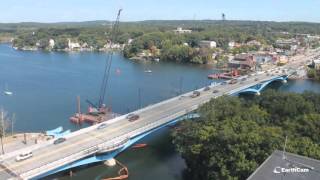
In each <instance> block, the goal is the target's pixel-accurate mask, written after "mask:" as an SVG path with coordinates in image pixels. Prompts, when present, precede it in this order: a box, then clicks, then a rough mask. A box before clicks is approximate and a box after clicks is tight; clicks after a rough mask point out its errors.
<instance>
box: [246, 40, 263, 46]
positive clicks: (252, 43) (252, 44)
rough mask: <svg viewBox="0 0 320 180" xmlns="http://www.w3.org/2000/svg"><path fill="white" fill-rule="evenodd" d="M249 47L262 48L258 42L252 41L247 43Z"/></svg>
mask: <svg viewBox="0 0 320 180" xmlns="http://www.w3.org/2000/svg"><path fill="white" fill-rule="evenodd" d="M247 45H248V46H261V43H260V42H259V41H257V40H252V41H248V42H247Z"/></svg>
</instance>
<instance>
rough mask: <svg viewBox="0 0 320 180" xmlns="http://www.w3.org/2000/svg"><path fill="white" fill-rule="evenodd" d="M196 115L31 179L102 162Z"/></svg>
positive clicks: (193, 114) (187, 116) (195, 116)
mask: <svg viewBox="0 0 320 180" xmlns="http://www.w3.org/2000/svg"><path fill="white" fill-rule="evenodd" d="M197 117H200V116H199V114H197V113H189V114H186V115H184V116H181V117H179V118H176V119H173V120H172V121H170V122H168V123H166V124H163V125H161V126H159V127H157V128H154V129H151V130H150V131H147V132H145V133H143V134H140V135H138V136H136V137H132V138H131V139H129V140H128V141H127V142H126V143H125V144H124V146H122V147H121V148H119V149H117V150H114V151H112V152H110V153H101V154H93V155H91V156H88V157H86V158H83V159H80V160H78V161H75V162H73V163H70V164H67V165H65V166H62V167H60V168H57V169H55V170H53V171H49V172H47V173H45V174H41V175H40V176H38V177H36V178H33V179H39V178H43V177H46V176H50V175H52V174H56V173H59V172H62V171H66V170H69V169H72V168H76V167H80V166H83V165H89V164H92V163H97V162H102V161H106V160H109V159H112V158H114V157H116V156H117V155H118V154H120V153H121V152H123V151H125V150H126V149H128V148H129V147H130V146H132V145H133V144H135V143H136V142H138V141H139V140H141V139H143V138H144V137H146V136H148V135H150V134H152V133H154V132H156V131H158V130H160V129H162V128H164V127H167V126H170V125H174V124H176V123H177V122H179V121H182V120H186V119H192V118H197Z"/></svg>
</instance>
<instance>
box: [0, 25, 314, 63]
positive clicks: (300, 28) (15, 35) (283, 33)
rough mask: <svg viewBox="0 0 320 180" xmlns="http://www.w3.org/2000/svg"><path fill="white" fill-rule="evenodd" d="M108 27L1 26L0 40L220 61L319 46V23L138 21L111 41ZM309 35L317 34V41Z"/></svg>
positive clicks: (38, 46)
mask: <svg viewBox="0 0 320 180" xmlns="http://www.w3.org/2000/svg"><path fill="white" fill-rule="evenodd" d="M111 25H112V22H109V21H90V22H79V23H74V22H66V23H18V24H0V40H1V39H2V41H3V42H8V41H9V40H10V42H12V45H13V47H15V48H16V49H20V50H46V51H108V50H113V49H117V50H121V51H123V54H124V56H125V57H128V58H133V59H161V60H166V61H175V62H187V63H196V64H208V63H213V62H215V63H218V64H219V63H220V64H223V63H225V62H226V61H227V60H228V57H229V56H230V55H236V54H240V53H247V52H251V51H258V50H265V51H270V50H271V49H275V48H281V49H282V50H290V48H292V46H291V45H292V44H290V42H292V43H294V44H299V46H301V47H306V46H308V47H318V46H319V38H318V36H317V35H319V34H320V24H318V23H303V22H281V23H280V22H263V21H217V20H199V21H192V20H176V21H139V22H121V23H120V32H119V36H118V38H117V39H113V40H111V39H110V38H109V37H110V36H109V35H110V29H111ZM309 37H313V38H314V37H316V40H315V41H312V40H310V39H311V38H309ZM279 40H280V43H279V42H278V41H279ZM282 40H285V41H284V43H286V44H284V43H283V42H282ZM288 41H289V43H288ZM111 42H113V46H112V47H110V43H111ZM281 43H282V44H281ZM279 44H281V45H279ZM283 44H284V45H283Z"/></svg>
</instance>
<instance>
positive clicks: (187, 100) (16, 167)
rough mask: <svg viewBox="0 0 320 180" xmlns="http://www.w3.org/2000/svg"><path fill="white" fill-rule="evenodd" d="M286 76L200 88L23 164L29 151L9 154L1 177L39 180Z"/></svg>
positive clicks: (46, 147)
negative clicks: (202, 107)
mask: <svg viewBox="0 0 320 180" xmlns="http://www.w3.org/2000/svg"><path fill="white" fill-rule="evenodd" d="M297 67H298V63H296V64H295V65H293V64H291V65H290V66H286V67H283V68H293V69H295V68H297ZM285 75H287V72H283V71H282V70H274V71H273V72H270V73H266V72H260V73H257V74H255V75H253V76H250V77H246V78H247V80H245V81H243V82H242V83H239V82H238V83H236V84H226V85H217V86H212V87H211V89H210V90H209V91H203V89H200V90H199V91H200V92H201V95H200V96H198V97H195V98H192V97H190V95H191V94H192V92H189V93H186V94H184V95H181V96H178V97H174V98H172V99H169V100H166V101H163V102H160V103H158V104H155V105H152V106H148V107H145V108H143V109H140V110H137V111H135V112H133V113H135V114H138V115H139V116H140V118H139V119H138V120H136V121H134V122H129V121H128V120H127V119H126V116H125V115H124V116H120V117H117V118H115V119H113V120H110V121H108V122H106V123H107V124H108V126H107V127H106V128H104V129H100V130H99V129H97V126H98V125H94V126H91V127H88V128H85V129H82V130H79V131H76V132H73V133H71V134H70V135H67V136H66V138H67V140H66V141H65V142H63V143H61V144H56V145H54V144H53V141H49V142H47V143H45V144H41V145H36V146H34V147H30V148H28V149H29V150H32V152H33V157H32V158H30V159H27V160H24V161H21V162H16V161H15V156H16V155H17V154H19V153H21V152H23V151H26V149H22V150H17V151H15V152H11V153H8V154H7V155H5V156H2V157H1V163H0V164H1V166H0V178H1V179H30V178H36V177H38V176H41V175H42V174H45V173H47V172H49V171H52V170H54V169H57V168H59V167H61V166H64V165H66V164H70V163H72V162H75V161H76V160H79V159H81V158H85V157H88V156H90V155H92V154H96V153H99V152H100V151H101V150H103V149H104V150H106V148H107V149H108V148H110V149H112V148H115V146H118V145H119V143H120V142H123V141H124V140H125V139H128V138H129V139H130V138H133V137H136V136H138V135H141V134H143V133H146V132H148V131H150V130H152V129H154V128H157V127H159V126H161V125H163V124H166V123H168V122H170V121H172V120H173V119H176V118H178V117H181V116H183V115H185V114H188V113H190V112H191V111H193V110H195V109H197V108H198V106H200V105H201V104H203V103H206V102H208V101H209V100H210V99H212V98H216V97H219V96H222V95H224V94H226V95H228V94H235V93H237V92H241V91H243V90H245V89H247V88H250V87H252V86H254V85H257V84H259V83H264V82H266V81H272V80H273V79H279V77H281V76H285ZM241 78H242V77H241ZM241 78H240V79H241ZM213 90H218V92H217V93H213Z"/></svg>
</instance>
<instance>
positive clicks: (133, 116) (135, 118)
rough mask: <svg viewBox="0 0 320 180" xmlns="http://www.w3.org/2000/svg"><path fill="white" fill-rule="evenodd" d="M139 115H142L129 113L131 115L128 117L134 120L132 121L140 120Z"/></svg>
mask: <svg viewBox="0 0 320 180" xmlns="http://www.w3.org/2000/svg"><path fill="white" fill-rule="evenodd" d="M139 117H140V116H139V115H137V114H129V115H128V116H127V119H129V121H130V122H132V121H135V120H138V119H139Z"/></svg>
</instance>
